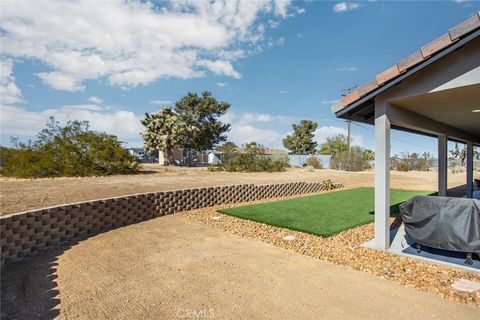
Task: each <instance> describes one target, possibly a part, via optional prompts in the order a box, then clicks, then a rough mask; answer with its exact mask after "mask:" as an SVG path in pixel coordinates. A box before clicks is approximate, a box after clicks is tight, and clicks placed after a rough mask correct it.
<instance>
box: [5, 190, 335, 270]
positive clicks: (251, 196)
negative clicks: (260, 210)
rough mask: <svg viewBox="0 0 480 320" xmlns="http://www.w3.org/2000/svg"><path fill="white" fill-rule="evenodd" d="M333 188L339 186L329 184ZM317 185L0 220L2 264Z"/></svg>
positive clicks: (142, 198)
mask: <svg viewBox="0 0 480 320" xmlns="http://www.w3.org/2000/svg"><path fill="white" fill-rule="evenodd" d="M333 187H334V188H335V189H337V188H342V187H343V185H342V184H334V185H333ZM324 188H325V187H324V184H323V183H321V182H315V183H307V182H292V183H281V184H265V185H255V184H241V185H230V186H219V187H206V188H193V189H182V190H173V191H161V192H155V193H142V194H135V195H129V196H123V197H115V198H109V199H101V200H94V201H86V202H79V203H73V204H66V205H60V206H55V207H50V208H44V209H38V210H32V211H25V212H19V213H12V214H8V215H5V216H0V246H1V265H2V266H4V265H6V264H8V263H11V262H14V261H17V260H19V259H22V258H25V257H28V256H30V255H31V254H33V253H35V252H38V251H42V250H45V249H47V248H49V247H53V246H56V245H59V244H62V243H66V242H69V241H72V240H78V239H83V238H86V237H89V236H92V235H95V234H98V233H100V232H104V231H108V230H111V229H115V228H118V227H122V226H126V225H130V224H133V223H138V222H141V221H144V220H148V219H151V218H154V217H157V216H162V215H167V214H173V213H176V212H181V211H187V210H192V209H199V208H206V207H211V206H216V205H222V204H229V203H239V202H248V201H255V200H261V199H267V198H276V197H286V196H293V195H299V194H308V193H315V192H319V191H323V190H324Z"/></svg>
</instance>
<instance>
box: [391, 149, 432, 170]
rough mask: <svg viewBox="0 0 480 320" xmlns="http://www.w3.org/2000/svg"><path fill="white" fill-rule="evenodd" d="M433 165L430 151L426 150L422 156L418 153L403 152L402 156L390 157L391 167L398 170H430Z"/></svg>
mask: <svg viewBox="0 0 480 320" xmlns="http://www.w3.org/2000/svg"><path fill="white" fill-rule="evenodd" d="M431 166H432V159H431V156H430V153H427V152H425V153H424V154H423V155H422V157H420V156H419V155H418V154H417V153H412V154H410V153H408V152H407V153H402V154H401V157H398V156H394V157H392V158H391V159H390V168H391V169H393V170H397V171H404V172H407V171H411V170H416V171H428V170H429V169H430V167H431Z"/></svg>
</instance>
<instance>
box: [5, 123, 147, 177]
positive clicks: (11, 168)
mask: <svg viewBox="0 0 480 320" xmlns="http://www.w3.org/2000/svg"><path fill="white" fill-rule="evenodd" d="M37 137H38V139H37V141H35V142H33V143H32V142H29V143H18V141H16V142H15V143H14V145H15V147H14V148H5V147H2V150H1V154H0V173H1V174H2V175H5V176H12V177H17V178H41V177H61V176H96V175H99V176H103V175H111V174H126V173H133V172H136V171H138V162H137V160H136V159H135V158H134V157H133V156H131V155H130V154H129V153H128V151H127V150H126V149H124V148H123V147H122V146H121V143H120V141H118V140H117V137H115V136H112V135H108V134H106V133H101V132H95V131H92V130H90V129H89V124H88V122H87V121H69V122H68V123H67V125H66V126H65V127H61V126H60V125H59V123H58V122H56V121H55V120H54V119H53V118H50V120H49V121H48V122H47V125H46V128H45V129H43V130H42V131H41V132H40V133H39V134H38V136H37Z"/></svg>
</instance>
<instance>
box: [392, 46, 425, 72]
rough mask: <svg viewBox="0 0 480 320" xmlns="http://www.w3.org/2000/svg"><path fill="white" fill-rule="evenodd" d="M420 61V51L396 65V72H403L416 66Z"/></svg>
mask: <svg viewBox="0 0 480 320" xmlns="http://www.w3.org/2000/svg"><path fill="white" fill-rule="evenodd" d="M422 60H423V56H422V53H421V52H420V51H416V52H414V53H412V54H411V55H409V56H408V57H406V58H405V59H403V60H402V61H400V62H399V63H398V64H397V65H398V71H400V72H403V71H405V70H407V69H408V68H410V67H412V66H414V65H416V64H418V63H419V62H421V61H422Z"/></svg>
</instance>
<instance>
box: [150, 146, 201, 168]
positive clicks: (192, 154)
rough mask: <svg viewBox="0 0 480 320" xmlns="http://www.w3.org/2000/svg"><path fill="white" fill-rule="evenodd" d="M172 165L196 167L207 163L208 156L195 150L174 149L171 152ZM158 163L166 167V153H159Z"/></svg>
mask: <svg viewBox="0 0 480 320" xmlns="http://www.w3.org/2000/svg"><path fill="white" fill-rule="evenodd" d="M172 153H173V163H172V164H173V165H176V166H188V167H196V166H201V165H203V164H206V163H207V161H208V160H207V159H208V155H207V154H206V153H202V152H198V151H195V150H189V149H182V148H176V149H173V150H172ZM158 163H160V164H163V165H167V164H168V155H167V152H166V151H162V152H159V157H158Z"/></svg>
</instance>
